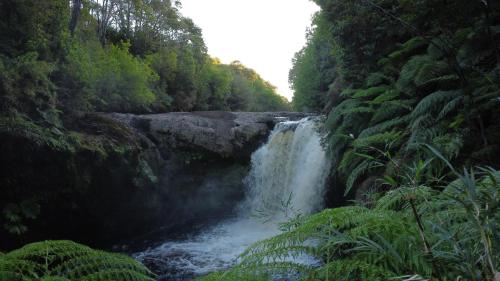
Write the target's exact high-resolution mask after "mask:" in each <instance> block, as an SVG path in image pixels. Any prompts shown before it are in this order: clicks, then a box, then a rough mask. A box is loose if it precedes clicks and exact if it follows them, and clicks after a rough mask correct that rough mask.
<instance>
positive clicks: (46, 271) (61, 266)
mask: <svg viewBox="0 0 500 281" xmlns="http://www.w3.org/2000/svg"><path fill="white" fill-rule="evenodd" d="M40 278H42V279H43V280H82V281H83V280H89V281H90V280H96V281H98V280H131V281H143V280H144V281H146V280H148V281H151V280H154V276H153V274H152V273H151V272H150V271H149V270H148V269H146V268H145V267H144V266H143V265H141V264H139V263H138V262H136V261H134V260H133V259H131V258H129V257H127V256H124V255H120V254H113V253H106V252H103V251H98V250H93V249H91V248H89V247H86V246H83V245H80V244H77V243H74V242H71V241H45V242H38V243H32V244H28V245H26V246H24V247H23V248H21V249H18V250H15V251H12V252H10V253H7V254H5V255H3V256H0V280H12V281H15V280H38V279H40Z"/></svg>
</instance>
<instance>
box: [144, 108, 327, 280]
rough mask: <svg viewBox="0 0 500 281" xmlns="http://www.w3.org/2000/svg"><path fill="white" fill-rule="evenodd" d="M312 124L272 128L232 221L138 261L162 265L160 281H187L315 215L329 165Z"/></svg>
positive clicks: (291, 123)
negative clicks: (287, 224)
mask: <svg viewBox="0 0 500 281" xmlns="http://www.w3.org/2000/svg"><path fill="white" fill-rule="evenodd" d="M316 124H317V122H316V121H315V120H314V119H312V118H305V119H302V120H300V121H285V122H281V123H278V124H277V125H276V126H275V128H274V130H273V131H272V132H271V134H270V136H269V139H268V141H267V142H266V143H265V144H264V145H263V146H262V147H261V148H259V149H258V150H257V151H255V152H254V153H253V155H252V161H251V170H250V172H249V174H248V176H247V177H246V179H245V183H246V186H247V193H246V199H245V200H244V201H243V202H242V203H240V204H239V206H238V208H237V209H236V210H235V213H236V216H235V218H234V219H231V220H227V221H224V222H222V223H219V224H218V225H216V226H215V227H213V228H211V229H207V230H205V231H203V232H202V233H201V234H199V235H196V236H195V237H192V238H189V239H185V240H182V241H169V242H166V243H164V244H163V245H161V246H160V247H157V248H155V249H150V250H147V251H145V252H142V253H140V254H138V255H137V258H138V259H139V260H141V261H143V262H144V261H147V259H148V258H153V259H155V260H161V261H162V266H163V267H164V269H165V270H164V271H165V274H166V275H165V276H164V277H163V278H160V280H190V279H191V278H192V277H194V276H198V275H202V274H206V273H208V272H211V271H215V270H221V269H225V268H228V267H229V266H231V265H233V264H234V263H235V262H236V258H237V257H238V255H239V254H241V253H242V252H243V251H244V250H245V249H246V248H247V247H248V246H250V245H251V244H253V243H255V242H256V241H259V240H262V239H266V238H269V237H271V236H273V235H276V234H278V233H279V228H278V224H279V223H280V222H283V221H286V220H287V219H289V218H291V217H293V216H296V215H298V214H310V213H312V212H315V211H318V210H320V209H321V208H322V207H323V198H324V186H325V180H326V178H327V176H328V171H329V169H330V165H329V161H328V160H327V157H326V155H325V152H324V150H323V148H322V146H321V137H320V135H319V134H318V132H317V130H316V126H317V125H316Z"/></svg>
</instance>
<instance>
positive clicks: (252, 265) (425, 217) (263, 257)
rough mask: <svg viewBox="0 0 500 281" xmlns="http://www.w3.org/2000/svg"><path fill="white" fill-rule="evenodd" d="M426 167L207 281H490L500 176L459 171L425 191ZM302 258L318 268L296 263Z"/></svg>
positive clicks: (293, 229)
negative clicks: (369, 202)
mask: <svg viewBox="0 0 500 281" xmlns="http://www.w3.org/2000/svg"><path fill="white" fill-rule="evenodd" d="M428 167H429V164H428V162H427V163H426V162H420V163H417V164H416V166H415V167H413V168H409V170H408V173H407V172H406V171H401V174H400V177H398V178H397V179H393V180H389V179H387V182H388V183H392V184H395V185H394V186H393V188H394V189H393V190H391V191H389V192H387V193H386V194H385V195H383V196H382V197H381V198H379V199H378V200H377V202H376V204H375V207H374V208H373V209H368V208H365V207H360V206H348V207H340V208H335V209H327V210H324V211H323V212H320V213H318V214H315V215H312V216H309V217H306V218H298V219H294V220H292V221H290V222H288V223H286V224H284V225H283V229H284V232H283V233H282V234H279V235H278V236H275V237H273V238H270V239H267V240H264V241H261V242H257V243H256V244H254V245H253V246H251V247H250V248H249V249H248V250H247V251H246V252H245V253H244V254H243V255H242V256H241V263H240V264H238V265H237V266H236V267H234V268H232V269H231V270H229V271H227V272H225V273H216V274H212V275H210V277H209V278H208V279H206V280H233V279H230V278H231V277H229V276H243V278H246V277H247V276H248V278H252V276H256V275H255V274H258V273H259V272H273V274H279V272H288V273H290V272H297V273H298V274H299V276H301V280H389V279H406V278H413V279H411V280H429V279H431V278H433V279H436V280H457V279H466V280H495V279H494V274H497V272H496V271H495V270H496V268H498V263H499V262H500V260H499V258H500V256H499V255H498V251H497V248H498V247H499V244H498V243H496V242H495V241H498V238H499V237H498V230H499V227H500V225H498V219H499V213H498V211H497V210H496V209H495V208H496V206H498V204H500V197H499V196H498V195H499V194H498V192H499V190H500V186H499V179H500V177H499V176H500V173H499V172H498V171H495V170H492V169H482V168H479V169H477V170H476V171H478V172H479V173H480V174H481V177H479V178H476V177H475V172H467V171H465V172H464V173H463V174H458V177H459V178H458V179H457V180H455V181H453V182H451V183H450V184H449V185H448V186H447V187H446V188H445V189H444V190H443V191H442V192H439V191H435V190H432V189H431V188H429V187H427V186H426V184H431V183H432V182H431V181H430V180H429V179H427V178H426V177H425V176H424V175H425V171H426V169H428ZM415 184H416V185H415ZM412 206H416V209H415V210H417V213H415V212H414V209H413V207H412ZM416 216H418V219H417V217H416ZM421 223H423V224H421ZM420 226H422V227H423V229H421V230H422V231H423V232H421V230H419V228H420ZM422 239H425V240H424V241H426V242H425V243H429V245H430V248H426V247H424V242H423V240H422ZM301 254H306V255H309V256H312V257H315V258H316V259H318V260H320V261H321V262H322V263H321V266H319V267H316V266H308V265H304V264H300V263H296V262H295V261H297V262H298V261H300V259H298V260H295V259H293V257H297V256H300V255H301ZM226 276H227V277H226ZM210 278H217V279H210ZM202 280H204V279H202ZM242 280H247V279H242ZM248 280H254V279H248ZM264 280H266V279H264ZM408 280H410V279H408Z"/></svg>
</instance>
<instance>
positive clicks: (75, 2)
mask: <svg viewBox="0 0 500 281" xmlns="http://www.w3.org/2000/svg"><path fill="white" fill-rule="evenodd" d="M81 9H82V0H72V7H71V19H70V21H69V31H70V33H71V36H73V34H74V33H75V29H76V26H77V24H78V18H79V17H80V11H81Z"/></svg>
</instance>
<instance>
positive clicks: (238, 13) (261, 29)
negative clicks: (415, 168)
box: [181, 0, 319, 100]
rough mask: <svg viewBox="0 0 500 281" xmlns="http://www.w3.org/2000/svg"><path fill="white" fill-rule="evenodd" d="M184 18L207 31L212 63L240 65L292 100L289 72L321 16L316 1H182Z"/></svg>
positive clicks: (206, 41)
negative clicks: (216, 60)
mask: <svg viewBox="0 0 500 281" xmlns="http://www.w3.org/2000/svg"><path fill="white" fill-rule="evenodd" d="M181 2H182V10H181V13H182V14H183V15H184V16H187V17H189V18H191V19H192V20H193V21H194V23H195V24H196V25H198V26H199V27H200V28H201V29H202V30H203V38H204V39H205V44H206V45H207V47H208V53H209V54H210V55H211V56H212V57H217V58H219V59H220V60H221V61H222V62H223V63H230V62H232V61H235V60H239V61H240V62H241V63H242V64H244V65H246V66H247V67H250V68H253V69H255V70H256V71H257V72H258V73H259V74H260V75H261V76H262V78H263V79H265V80H267V81H269V82H270V83H271V84H273V85H274V86H276V87H277V91H278V93H279V94H281V95H283V96H286V97H287V98H288V99H289V100H291V98H292V94H293V93H292V91H291V90H290V88H289V87H288V71H289V70H290V68H291V67H292V58H293V55H294V54H295V52H297V51H299V50H300V49H301V48H302V47H303V46H304V45H305V32H306V29H307V27H309V26H310V24H311V17H312V15H313V14H314V12H316V11H318V10H319V7H318V6H316V4H314V3H313V2H311V1H310V0H210V1H209V0H182V1H181Z"/></svg>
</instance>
